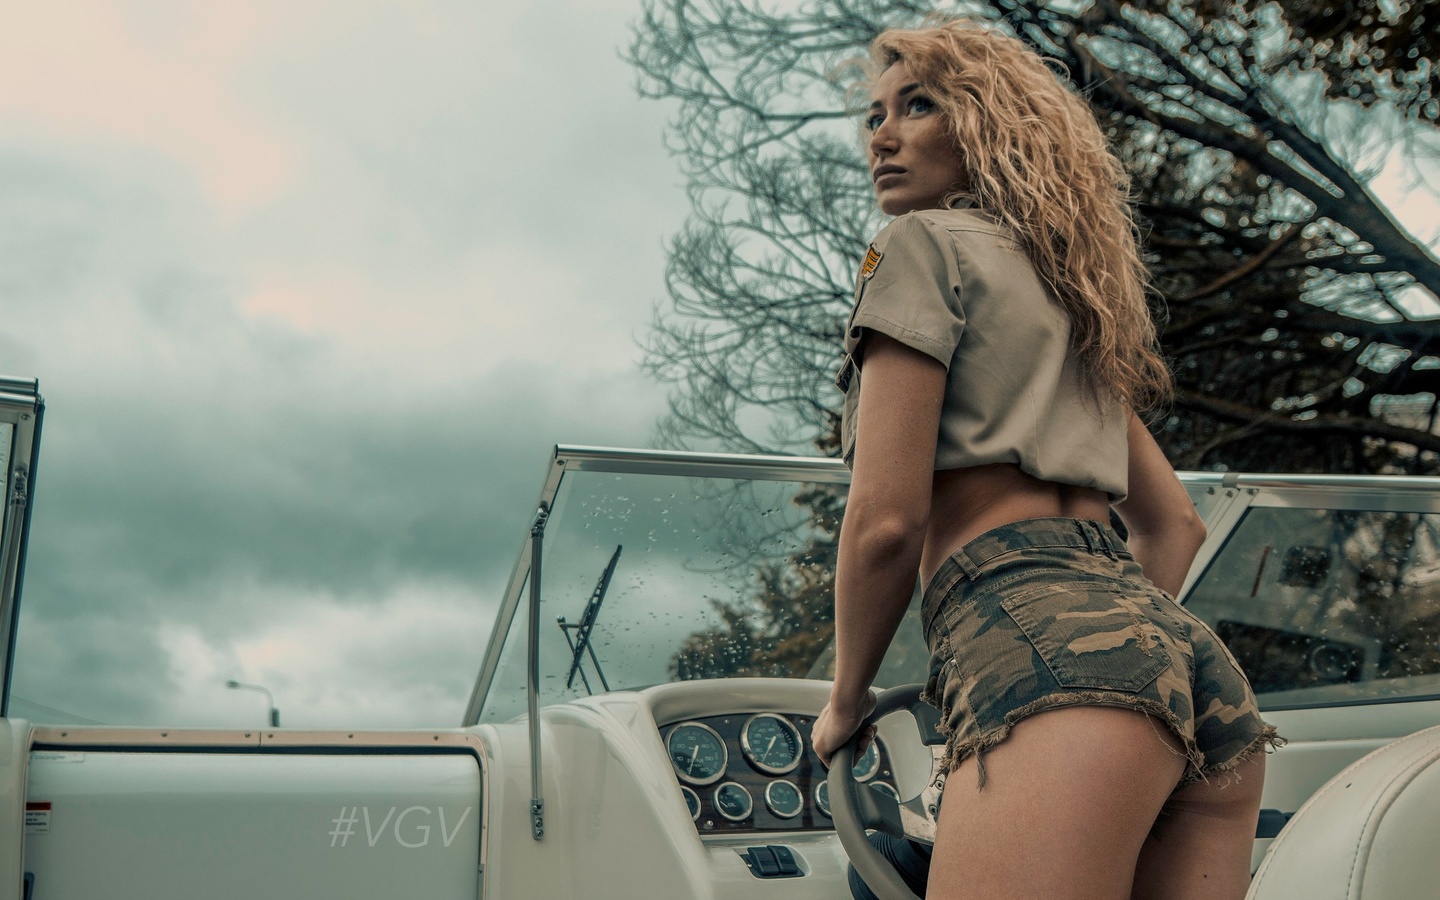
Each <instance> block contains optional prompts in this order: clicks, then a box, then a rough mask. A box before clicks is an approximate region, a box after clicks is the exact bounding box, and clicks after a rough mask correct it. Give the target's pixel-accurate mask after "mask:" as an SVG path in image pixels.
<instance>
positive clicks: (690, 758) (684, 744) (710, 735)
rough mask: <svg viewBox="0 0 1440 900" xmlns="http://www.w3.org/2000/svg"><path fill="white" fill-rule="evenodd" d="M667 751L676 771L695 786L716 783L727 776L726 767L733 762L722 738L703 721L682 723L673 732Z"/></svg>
mask: <svg viewBox="0 0 1440 900" xmlns="http://www.w3.org/2000/svg"><path fill="white" fill-rule="evenodd" d="M665 750H666V752H667V753H669V754H670V762H671V763H672V764H674V766H675V772H676V773H677V774H679V776H680V777H681V778H682V779H684V780H685V781H688V782H690V783H691V784H701V785H704V784H714V783H715V782H717V781H719V780H720V779H721V778H723V777H725V766H726V765H727V764H728V763H729V762H730V754H729V753H728V752H727V751H726V750H725V742H724V741H722V740H720V735H718V734H716V733H715V729H713V728H711V727H710V726H709V725H702V724H701V723H699V722H681V723H680V724H679V725H676V726H675V727H674V728H672V729H670V736H669V737H668V738H666V739H665Z"/></svg>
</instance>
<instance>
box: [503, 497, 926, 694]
mask: <svg viewBox="0 0 1440 900" xmlns="http://www.w3.org/2000/svg"><path fill="white" fill-rule="evenodd" d="M845 490H846V486H845V485H844V484H843V483H807V482H802V481H774V480H759V479H744V478H712V477H695V476H689V475H670V474H634V473H625V474H616V473H613V472H592V471H578V472H567V473H566V474H565V475H564V477H563V478H562V479H561V481H560V485H559V487H558V490H557V493H556V494H555V499H554V502H553V504H552V506H551V513H550V516H549V521H548V523H547V525H546V529H545V534H544V546H543V551H542V554H541V559H542V565H541V588H542V592H541V610H540V641H539V651H540V652H539V665H540V703H541V705H542V706H544V705H549V704H554V703H560V702H564V701H566V700H570V699H574V698H578V697H584V696H586V695H587V694H588V693H591V692H593V693H601V692H603V691H605V690H612V691H613V690H628V689H634V688H639V687H644V686H649V685H653V684H659V683H664V682H671V681H686V680H691V679H699V678H723V677H732V676H775V677H782V678H829V677H831V675H832V653H833V651H832V650H831V649H830V644H831V637H832V635H833V593H832V577H833V573H834V571H835V551H836V538H837V536H838V533H839V523H840V518H841V514H842V512H843V509H844V503H845ZM526 577H527V581H526V583H525V584H524V585H523V589H522V590H521V591H520V592H519V602H518V604H517V606H516V611H515V614H514V616H513V617H512V618H511V619H510V621H509V623H508V624H509V627H508V632H507V634H506V637H505V639H504V644H503V649H502V650H501V653H500V659H499V664H498V668H497V669H496V670H495V675H494V680H493V681H492V682H491V684H490V685H489V690H488V692H487V693H486V696H485V702H484V706H483V707H482V710H481V713H480V718H481V720H482V721H496V720H505V719H510V718H513V717H515V716H518V715H520V714H522V713H523V712H524V711H525V708H526V695H525V662H526V635H527V622H528V604H529V584H528V576H526ZM501 624H504V623H503V621H502V623H501ZM582 642H585V643H586V644H588V648H587V647H586V646H584V645H582ZM492 646H493V645H492ZM592 651H593V654H592ZM926 664H927V656H926V652H925V646H924V639H923V637H922V636H921V634H920V626H919V622H918V614H917V609H916V602H912V604H911V610H910V613H909V614H908V615H907V617H906V619H905V621H904V622H903V623H902V625H901V628H900V634H899V636H898V637H897V639H896V640H895V642H894V643H893V644H892V646H891V649H890V653H889V655H888V657H887V659H886V662H885V664H884V667H883V668H882V671H881V673H880V676H879V678H878V679H877V683H878V684H879V685H880V686H882V687H886V686H890V685H893V684H904V683H908V682H915V681H923V680H924V678H925V671H926Z"/></svg>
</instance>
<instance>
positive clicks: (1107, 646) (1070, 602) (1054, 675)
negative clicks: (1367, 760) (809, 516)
mask: <svg viewBox="0 0 1440 900" xmlns="http://www.w3.org/2000/svg"><path fill="white" fill-rule="evenodd" d="M921 616H922V619H921V621H922V622H923V623H924V626H925V640H926V643H927V644H928V646H929V648H930V680H929V683H928V684H927V685H926V687H925V695H924V697H925V699H926V700H927V701H928V702H930V703H931V704H932V705H934V706H936V707H938V708H939V709H940V725H941V729H942V731H944V732H945V733H946V734H947V735H948V744H947V756H946V759H947V761H948V763H949V766H948V768H949V769H954V767H955V766H957V765H959V764H960V762H962V761H963V760H964V759H966V758H967V757H969V756H970V755H972V754H976V755H977V761H978V755H979V754H981V753H983V752H984V751H985V750H988V749H989V748H991V747H993V746H994V745H996V744H998V743H999V742H1001V741H1003V740H1004V739H1005V738H1006V736H1007V735H1008V734H1009V731H1010V727H1011V726H1012V725H1014V724H1015V723H1016V722H1018V721H1020V720H1021V719H1023V718H1025V717H1026V716H1031V715H1034V714H1036V713H1039V712H1043V711H1045V710H1049V709H1056V708H1059V707H1063V706H1087V705H1088V706H1119V707H1124V708H1126V709H1135V710H1139V711H1141V712H1145V713H1148V714H1150V715H1151V716H1154V717H1155V718H1156V719H1159V720H1160V721H1162V722H1164V723H1165V724H1166V725H1167V726H1169V728H1170V731H1171V732H1172V733H1173V734H1174V735H1175V736H1176V737H1177V738H1178V739H1179V741H1180V743H1181V744H1183V745H1184V747H1185V750H1186V753H1187V756H1188V759H1189V764H1188V766H1187V767H1186V770H1185V774H1184V777H1183V779H1182V782H1181V783H1182V784H1188V783H1191V782H1195V781H1200V780H1204V779H1206V778H1208V777H1209V776H1211V775H1215V774H1219V773H1222V772H1226V771H1229V770H1230V769H1233V768H1234V767H1235V766H1237V765H1239V764H1240V762H1241V761H1243V760H1244V759H1245V758H1246V757H1247V756H1248V755H1249V754H1251V753H1253V752H1255V751H1256V750H1258V749H1260V748H1262V747H1265V746H1271V747H1274V746H1278V745H1279V743H1281V741H1280V739H1279V738H1278V737H1276V734H1275V729H1274V728H1272V727H1271V726H1269V725H1266V724H1265V722H1264V721H1262V720H1261V718H1260V710H1259V708H1258V707H1257V706H1256V704H1255V695H1254V693H1253V692H1252V691H1251V690H1250V684H1249V682H1248V681H1247V680H1246V678H1245V675H1244V673H1243V672H1242V671H1241V670H1240V667H1239V665H1238V664H1237V663H1236V662H1235V659H1234V657H1232V656H1231V655H1230V652H1229V651H1228V650H1226V649H1225V645H1224V644H1223V643H1221V642H1220V639H1219V638H1217V637H1216V636H1215V634H1214V632H1212V631H1211V630H1210V628H1209V627H1208V626H1207V625H1205V623H1204V622H1201V621H1200V620H1199V619H1197V618H1195V617H1194V616H1193V615H1191V614H1190V613H1189V612H1187V611H1186V610H1185V609H1184V608H1183V607H1181V606H1179V605H1178V604H1176V603H1175V601H1173V600H1172V599H1170V596H1169V595H1168V594H1166V593H1165V592H1164V591H1162V590H1160V589H1159V588H1157V587H1155V585H1153V584H1151V583H1150V581H1149V580H1148V579H1147V578H1145V576H1144V575H1143V574H1142V573H1141V571H1140V566H1139V565H1137V564H1136V562H1135V558H1134V557H1133V556H1131V555H1130V552H1129V550H1128V549H1126V547H1125V543H1124V541H1122V540H1121V539H1120V536H1119V535H1117V534H1116V533H1115V531H1114V530H1113V529H1111V528H1110V527H1109V526H1108V525H1103V524H1100V523H1098V522H1093V521H1090V520H1088V519H1027V520H1025V521H1021V522H1014V523H1012V524H1010V525H1004V526H1001V527H999V528H995V529H992V530H991V531H988V532H986V533H985V534H983V535H981V536H980V537H978V538H976V539H975V540H973V541H971V542H970V543H968V544H966V545H965V546H964V547H962V548H961V549H960V550H957V551H956V552H955V553H954V554H953V555H952V556H951V557H950V558H949V559H947V560H945V562H944V563H943V564H942V565H941V566H940V569H939V571H937V572H936V573H935V576H934V577H933V578H932V579H931V580H930V584H929V586H928V588H927V589H926V591H925V600H924V606H923V610H922V613H921ZM979 768H980V772H979V779H980V784H981V786H982V787H983V785H984V783H985V770H984V765H983V761H981V765H980V767H979Z"/></svg>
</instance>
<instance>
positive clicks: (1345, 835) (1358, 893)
mask: <svg viewBox="0 0 1440 900" xmlns="http://www.w3.org/2000/svg"><path fill="white" fill-rule="evenodd" d="M1437 885H1440V726H1436V727H1434V728H1427V729H1425V730H1424V731H1418V732H1416V733H1415V734H1412V735H1410V736H1408V737H1404V738H1401V739H1399V740H1397V741H1395V742H1393V743H1391V744H1387V745H1385V746H1384V747H1381V748H1380V749H1379V750H1376V751H1375V752H1373V753H1371V754H1369V755H1368V756H1366V757H1364V758H1363V759H1360V760H1358V761H1356V762H1355V763H1353V764H1351V765H1350V766H1349V767H1347V768H1346V769H1344V770H1343V771H1341V772H1340V774H1338V775H1336V776H1335V777H1334V778H1332V779H1330V781H1329V782H1327V783H1326V784H1325V786H1324V787H1322V788H1321V789H1320V790H1319V791H1318V792H1316V794H1315V795H1314V796H1313V797H1311V798H1310V799H1309V800H1308V801H1306V803H1305V805H1304V806H1302V807H1300V810H1299V812H1297V813H1296V814H1295V817H1294V818H1293V819H1291V820H1290V822H1289V824H1287V825H1286V826H1285V829H1284V830H1283V831H1281V832H1280V835H1279V836H1278V837H1277V838H1276V839H1275V843H1274V844H1272V845H1271V847H1270V851H1269V853H1267V854H1266V856H1265V859H1264V861H1263V862H1262V863H1261V864H1260V869H1259V871H1257V872H1256V873H1255V878H1254V881H1253V882H1252V883H1251V885H1250V892H1249V893H1248V894H1246V900H1281V898H1292V897H1295V898H1298V897H1303V898H1305V900H1415V898H1418V897H1433V896H1436V894H1435V893H1434V892H1435V891H1436V890H1437Z"/></svg>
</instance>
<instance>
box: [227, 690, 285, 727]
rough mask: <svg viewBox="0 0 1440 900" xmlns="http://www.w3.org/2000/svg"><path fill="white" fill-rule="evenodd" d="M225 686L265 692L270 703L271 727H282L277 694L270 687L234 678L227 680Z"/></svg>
mask: <svg viewBox="0 0 1440 900" xmlns="http://www.w3.org/2000/svg"><path fill="white" fill-rule="evenodd" d="M225 686H226V687H228V688H239V689H240V690H244V691H259V692H260V693H262V694H264V695H265V699H266V700H267V701H268V702H269V704H270V727H271V728H279V727H280V710H278V709H276V708H275V695H274V694H272V693H270V689H269V688H265V687H261V686H260V685H258V684H246V683H245V682H243V681H235V680H233V679H232V680H230V681H227V682H225Z"/></svg>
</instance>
